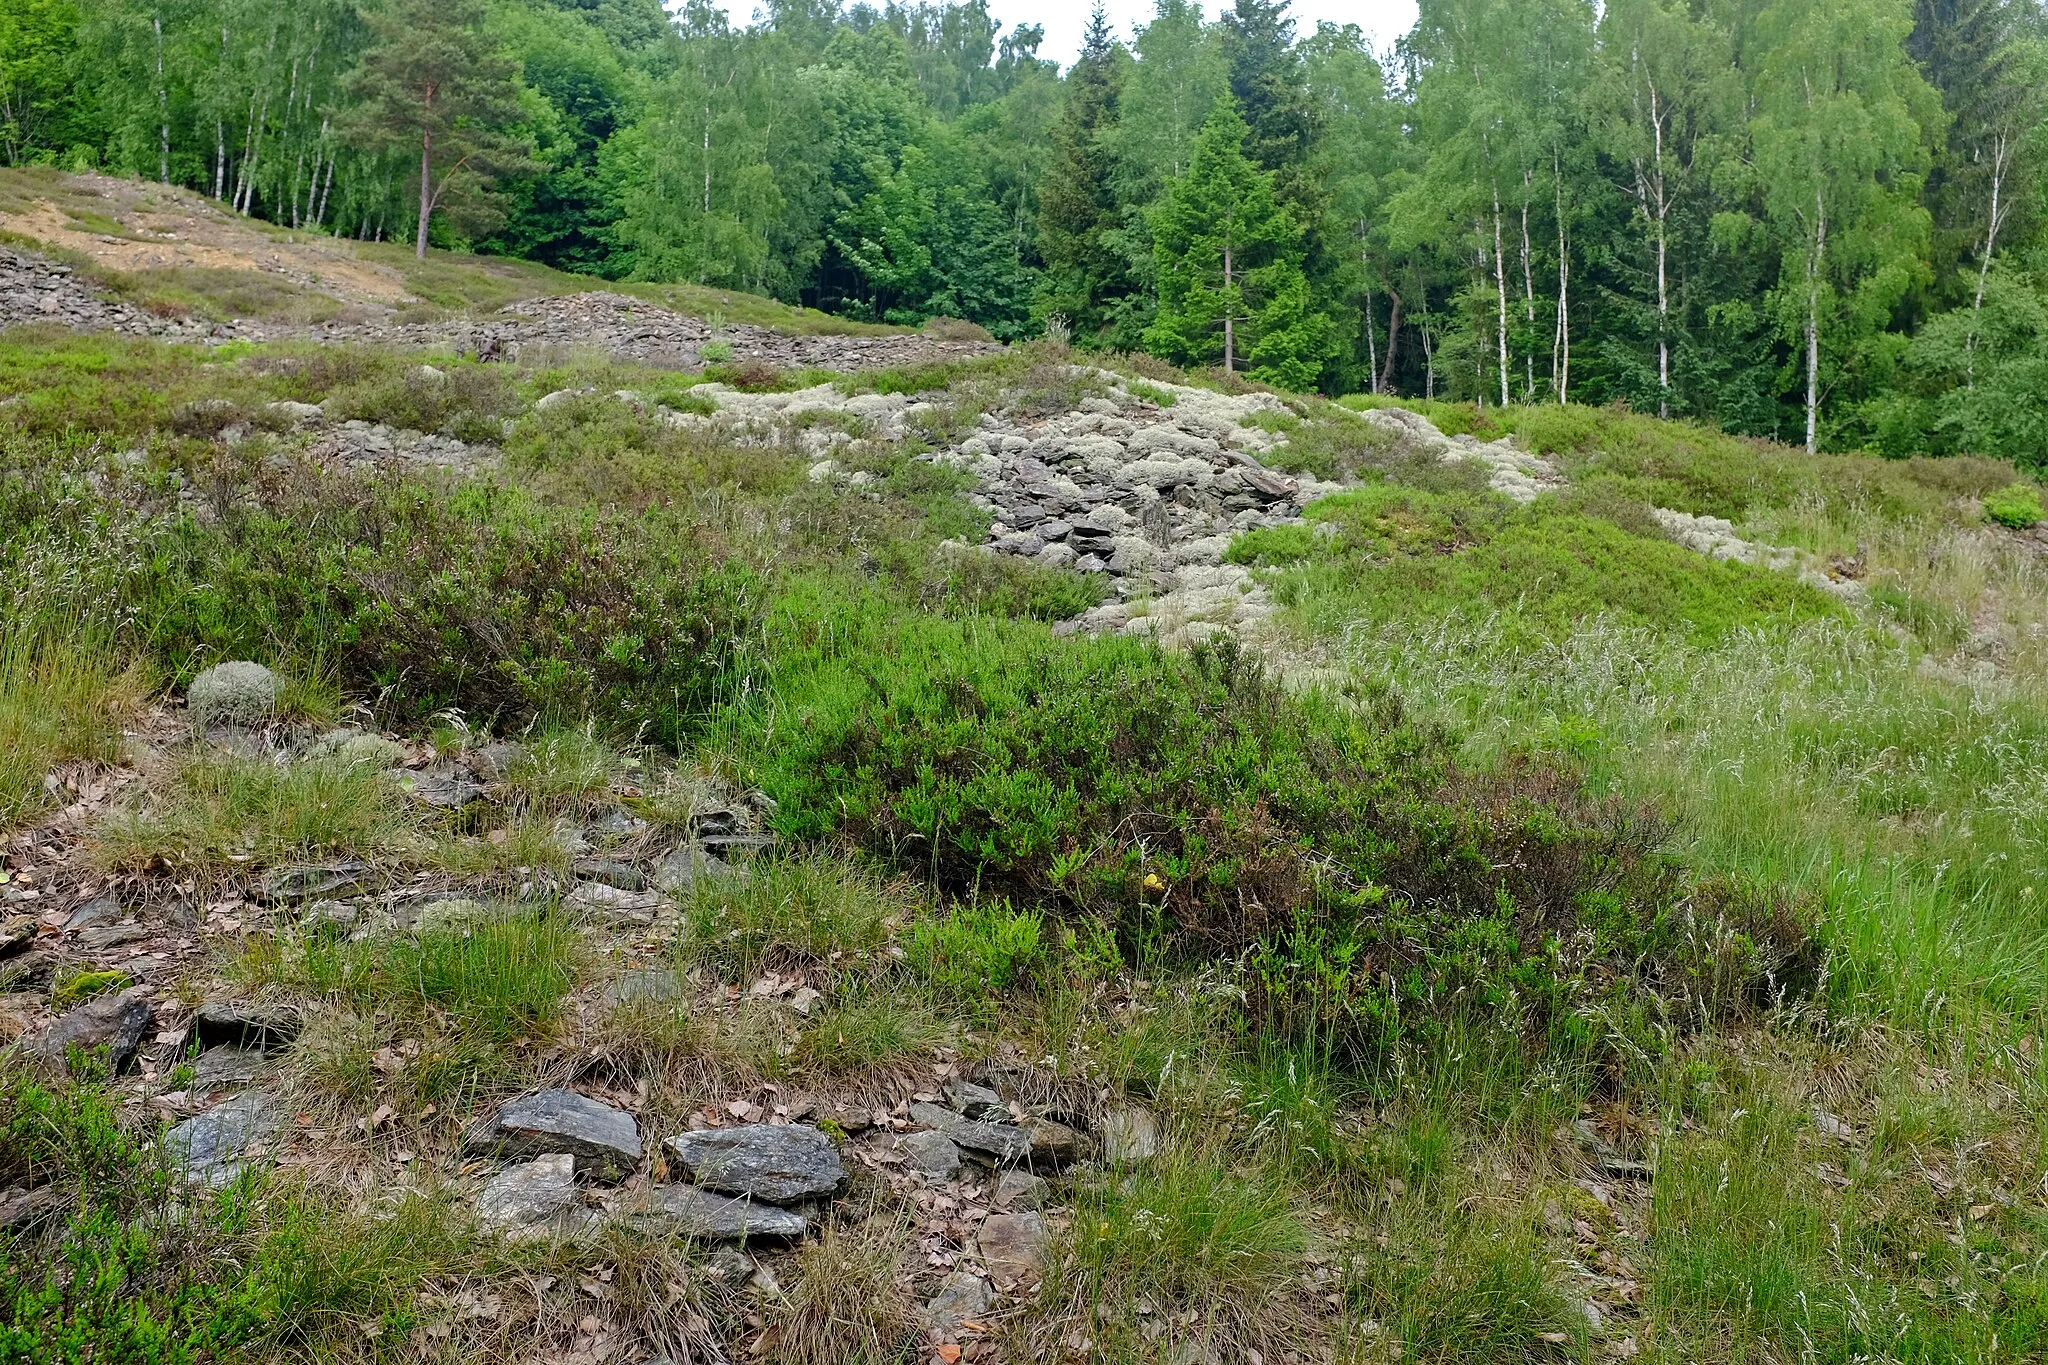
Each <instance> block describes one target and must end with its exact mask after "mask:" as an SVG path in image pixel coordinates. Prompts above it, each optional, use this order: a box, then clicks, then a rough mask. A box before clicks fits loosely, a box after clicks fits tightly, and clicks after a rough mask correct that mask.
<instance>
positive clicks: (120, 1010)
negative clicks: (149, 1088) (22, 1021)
mask: <svg viewBox="0 0 2048 1365" xmlns="http://www.w3.org/2000/svg"><path fill="white" fill-rule="evenodd" d="M155 1018H156V1007H155V1006H154V1005H152V1004H151V1003H150V1000H149V987H147V986H131V987H129V988H128V989H127V990H125V991H122V992H121V993H120V994H118V995H102V996H100V997H98V998H97V999H94V1000H88V1001H86V1002H85V1003H84V1004H83V1005H80V1006H79V1007H78V1008H77V1009H75V1010H72V1011H71V1012H70V1013H68V1014H65V1015H63V1016H62V1017H61V1018H59V1019H58V1020H57V1021H56V1022H55V1023H53V1024H51V1025H50V1026H49V1027H48V1028H46V1029H44V1030H43V1031H42V1033H40V1034H38V1035H37V1036H36V1038H35V1040H34V1041H33V1042H31V1043H30V1044H29V1045H28V1050H29V1051H30V1053H32V1054H33V1055H35V1056H38V1057H41V1058H42V1059H43V1060H45V1061H47V1062H51V1063H54V1064H58V1065H62V1064H63V1063H64V1062H65V1060H66V1058H67V1057H69V1055H70V1051H71V1049H72V1048H73V1047H74V1046H75V1047H79V1048H83V1049H84V1050H85V1051H86V1052H88V1053H93V1052H98V1051H100V1050H101V1049H105V1051H106V1057H107V1064H108V1066H110V1067H111V1068H112V1069H113V1070H114V1071H116V1072H118V1071H120V1069H121V1068H122V1067H124V1066H126V1065H127V1064H128V1059H129V1058H130V1057H132V1056H134V1055H135V1048H136V1045H137V1044H139V1043H140V1042H141V1041H142V1035H143V1034H144V1033H145V1032H146V1031H147V1030H148V1029H149V1025H150V1021H151V1020H153V1019H155Z"/></svg>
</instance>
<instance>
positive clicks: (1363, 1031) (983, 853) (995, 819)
mask: <svg viewBox="0 0 2048 1365" xmlns="http://www.w3.org/2000/svg"><path fill="white" fill-rule="evenodd" d="M812 606H813V608H814V609H819V610H820V611H821V614H820V615H819V616H815V617H805V616H799V615H796V614H794V613H792V614H791V615H790V616H789V617H787V618H784V619H779V620H777V622H776V623H775V625H774V627H773V629H772V634H773V636H774V637H775V638H777V639H778V641H780V642H781V648H780V653H779V657H778V658H777V659H776V660H775V662H774V664H773V665H772V668H771V674H772V678H773V681H772V684H771V692H772V695H773V696H774V698H775V702H774V705H773V707H772V709H770V708H766V707H761V708H755V709H750V710H748V711H745V712H739V713H735V714H733V715H732V716H730V717H729V718H728V719H727V721H726V722H725V723H724V724H723V725H722V727H721V729H722V730H723V733H724V736H725V741H726V742H727V743H728V744H729V745H731V746H732V747H733V748H734V749H736V750H737V757H738V758H739V759H740V760H741V761H742V762H743V763H744V764H746V765H747V766H748V767H749V768H750V769H751V773H752V776H753V779H754V780H755V781H757V782H759V783H760V785H762V786H763V787H764V788H765V789H766V790H767V791H768V792H769V794H770V795H771V796H773V797H774V798H775V799H776V800H777V802H778V803H779V807H778V813H777V815H776V824H777V826H778V828H779V830H780V832H781V833H782V834H783V835H784V836H785V837H787V838H791V839H798V840H812V839H837V840H842V841H845V842H847V843H850V844H853V845H857V846H860V847H862V848H865V849H866V850H868V851H869V852H870V853H871V854H872V855H874V856H877V857H880V858H883V859H885V860H888V861H892V862H894V863H895V864H896V865H898V866H900V867H902V868H903V869H904V870H905V871H909V872H914V873H917V874H919V875H922V876H924V877H926V878H928V879H930V880H931V881H932V882H934V883H935V884H936V885H937V886H938V887H939V889H940V890H941V891H943V892H944V893H946V894H948V895H951V896H954V897H957V898H960V899H963V900H967V899H973V898H975V897H977V896H979V897H980V898H982V900H983V901H984V902H987V901H988V900H990V899H991V898H994V897H1000V896H1007V897H1010V898H1011V899H1012V900H1014V901H1016V902H1017V903H1036V904H1042V905H1048V906H1051V907H1056V908H1058V909H1060V910H1063V911H1065V912H1067V913H1069V914H1071V915H1074V916H1075V917H1077V918H1083V919H1092V918H1100V919H1102V920H1105V921H1108V922H1110V923H1113V924H1115V925H1116V926H1117V927H1118V929H1119V931H1120V933H1121V934H1122V936H1123V937H1124V940H1125V942H1126V943H1127V944H1130V945H1133V946H1134V947H1142V946H1143V945H1145V944H1147V943H1148V942H1157V943H1160V944H1162V945H1163V946H1165V947H1166V948H1167V949H1168V950H1169V951H1173V952H1178V953H1181V954H1184V955H1190V956H1195V957H1202V958H1216V959H1220V960H1225V961H1231V962H1237V961H1240V960H1249V961H1250V963H1251V964H1252V967H1251V974H1250V976H1249V978H1248V980H1247V982H1246V985H1247V989H1248V991H1249V998H1250V1004H1251V1008H1252V1009H1254V1010H1255V1011H1257V1012H1259V1013H1261V1014H1262V1015H1265V1016H1267V1017H1269V1018H1270V1019H1271V1020H1272V1021H1273V1022H1275V1023H1277V1024H1279V1025H1280V1026H1282V1027H1292V1026H1303V1027H1306V1026H1308V1025H1310V1024H1311V1023H1313V1024H1315V1025H1316V1026H1317V1027H1319V1028H1324V1029H1327V1030H1328V1031H1329V1032H1331V1033H1332V1034H1334V1035H1337V1036H1339V1037H1341V1038H1342V1039H1343V1041H1344V1043H1345V1045H1346V1046H1348V1047H1352V1048H1354V1049H1360V1050H1365V1051H1372V1052H1376V1051H1377V1050H1378V1049H1379V1048H1380V1047H1381V1046H1382V1045H1384V1044H1385V1043H1387V1042H1388V1041H1390V1040H1392V1039H1394V1038H1398V1037H1400V1036H1402V1035H1403V1033H1404V1031H1406V1030H1407V1029H1408V1028H1409V1027H1410V1025H1411V1024H1412V1023H1413V1022H1414V1020H1415V1019H1422V1018H1426V1016H1427V1015H1428V1014H1429V1013H1430V1012H1431V1010H1432V1009H1434V1008H1437V1007H1439V1006H1443V1005H1448V1004H1450V1003H1451V1002H1466V1003H1469V1005H1470V1006H1471V1007H1473V1008H1476V1009H1480V1010H1482V1011H1484V1012H1486V1013H1488V1014H1498V1013H1500V1012H1502V1011H1511V1012H1512V1013H1514V1014H1515V1015H1516V1023H1517V1025H1518V1026H1525V1027H1526V1028H1527V1029H1528V1030H1529V1031H1530V1032H1532V1033H1534V1034H1537V1035H1541V1034H1544V1033H1545V1032H1550V1033H1552V1034H1554V1035H1555V1036H1556V1037H1557V1038H1558V1039H1559V1040H1561V1041H1566V1042H1568V1043H1570V1044H1571V1045H1572V1046H1574V1047H1584V1048H1586V1049H1589V1050H1598V1049H1600V1048H1601V1047H1603V1046H1604V1045H1605V1041H1606V1040H1605V1039H1603V1038H1602V1037H1601V1036H1598V1035H1599V1034H1600V1029H1599V1028H1598V1027H1595V1026H1593V1025H1589V1024H1587V1023H1586V1022H1585V1019H1584V1017H1582V1015H1590V1016H1593V1017H1597V1018H1605V1019H1610V1020H1615V1021H1619V1022H1618V1023H1617V1024H1616V1027H1618V1028H1620V1029H1622V1030H1623V1031H1625V1032H1628V1033H1629V1034H1631V1035H1638V1034H1646V1033H1648V1032H1649V1031H1650V1029H1649V1023H1650V1021H1652V1020H1653V1019H1657V1018H1662V1017H1664V1016H1665V1014H1666V1012H1667V1010H1669V1009H1670V1008H1672V1007H1673V1003H1674V1002H1679V1003H1680V1004H1682V1007H1683V1008H1684V1009H1687V1010H1694V1011H1697V1012H1704V1013H1707V1014H1714V1013H1721V1012H1727V1011H1739V1010H1742V1009H1744V1008H1746V1007H1747V1006H1748V1005H1749V1004H1750V1003H1751V1002H1753V1001H1755V1000H1757V999H1759V998H1761V997H1762V996H1763V995H1765V994H1766V993H1768V992H1769V991H1770V990H1772V989H1773V987H1772V985H1771V984H1770V982H1771V973H1772V972H1773V971H1775V970H1777V969H1779V968H1781V967H1783V966H1785V965H1786V964H1787V963H1789V962H1793V961H1794V960H1795V959H1797V960H1799V961H1800V962H1803V959H1801V958H1800V954H1801V953H1802V952H1803V951H1804V944H1805V929H1804V925H1803V923H1802V922H1801V921H1800V920H1799V919H1798V918H1797V917H1795V916H1794V915H1793V914H1792V913H1791V912H1790V911H1788V910H1786V909H1784V908H1783V907H1780V906H1777V905H1775V904H1772V903H1769V902H1767V901H1764V900H1760V899H1757V898H1752V897H1747V896H1744V895H1741V894H1738V893H1736V892H1734V891H1732V890H1730V891H1724V890H1720V889H1716V888H1702V887H1697V886H1694V885H1693V884H1692V883H1691V882H1690V881H1689V879H1688V878H1687V877H1686V876H1685V875H1684V872H1683V869H1682V868H1681V867H1680V866H1679V865H1678V864H1677V863H1675V862H1674V861H1672V860H1671V859H1669V858H1668V857H1666V856H1665V855H1664V854H1663V853H1662V852H1661V851H1660V848H1661V843H1662V827H1661V825H1660V824H1659V823H1658V822H1657V821H1655V820H1654V819H1652V818H1650V817H1649V816H1648V815H1647V814H1646V813H1644V812H1642V811H1638V810H1635V809H1631V808H1627V807H1623V806H1620V805H1618V804H1614V803H1605V802H1598V801H1594V800H1591V799H1590V798H1587V797H1586V796H1584V794H1583V793H1582V791H1581V788H1580V784H1579V781H1578V779H1577V778H1576V777H1575V776H1574V775H1573V774H1571V773H1569V772H1564V771H1560V770H1556V769H1553V768H1545V767H1540V766H1537V765H1533V764H1520V765H1512V766H1510V767H1508V768H1506V769H1504V770H1502V771H1500V772H1498V773H1496V774H1494V775H1492V776H1491V777H1485V776H1481V775H1477V774H1468V773H1464V772H1462V771H1460V769H1459V768H1458V766H1457V765H1456V764H1455V763H1454V762H1453V758H1452V754H1453V743H1452V738H1451V736H1449V735H1448V734H1447V733H1446V732H1444V731H1442V730H1440V729H1438V728H1436V727H1433V726H1430V725H1426V724H1420V723H1417V722H1416V721H1414V720H1413V719H1412V718H1410V717H1409V716H1408V714H1407V713H1406V710H1405V708H1404V707H1403V705H1402V703H1401V701H1400V699H1399V698H1398V697H1397V696H1394V695H1392V694H1391V693H1387V692H1383V691H1371V690H1366V689H1349V690H1347V691H1346V692H1344V693H1342V694H1335V695H1333V694H1326V693H1311V694H1308V695H1304V696H1291V695H1288V694H1287V693H1285V692H1284V691H1283V690H1282V689H1281V688H1280V687H1279V686H1278V685H1277V684H1276V683H1275V682H1274V681H1273V680H1272V679H1271V678H1269V677H1267V676H1266V675H1265V674H1264V673H1263V672H1262V671H1261V669H1260V667H1259V666H1258V665H1257V664H1256V663H1255V662H1254V661H1253V660H1252V659H1251V658H1250V657H1248V656H1245V655H1241V654H1239V653H1238V652H1236V651H1235V650H1234V649H1232V648H1224V649H1217V650H1197V651H1194V652H1192V653H1190V654H1188V655H1186V656H1170V655H1166V654H1163V653H1161V652H1159V651H1158V650H1156V649H1154V648H1151V647H1149V646H1146V645H1142V644H1138V643H1135V642H1129V641H1086V642H1079V641H1077V642H1073V643H1070V644H1062V645H1059V646H1057V647H1055V646H1054V644H1053V642H1052V641H1051V640H1050V639H1049V638H1047V637H1046V636H1045V635H1044V634H1043V633H1041V632H1040V631H1038V630H1035V629H1033V628H1031V627H1028V626H1022V625H1014V624H1006V623H1001V622H996V621H992V620H989V619H986V618H983V619H982V620H980V621H977V622H968V623H960V624H953V623H947V622H937V621H932V620H930V619H929V618H925V619H918V618H901V617H898V618H896V619H893V620H892V619H889V618H888V616H887V614H886V612H885V611H881V610H877V609H876V608H875V606H874V605H873V604H872V603H871V602H867V601H861V600H855V601H848V600H846V599H845V598H844V597H834V598H831V599H829V600H821V601H818V602H814V603H813V604H812ZM878 660H887V664H886V666H882V667H878V666H876V661H878ZM771 725H772V729H771V728H770V727H771ZM1411 1014H1412V1015H1413V1016H1414V1019H1411Z"/></svg>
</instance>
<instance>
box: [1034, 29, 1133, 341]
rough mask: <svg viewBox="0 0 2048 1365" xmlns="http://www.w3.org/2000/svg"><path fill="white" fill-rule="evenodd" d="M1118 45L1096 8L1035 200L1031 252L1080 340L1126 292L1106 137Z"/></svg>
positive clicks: (1114, 103)
mask: <svg viewBox="0 0 2048 1365" xmlns="http://www.w3.org/2000/svg"><path fill="white" fill-rule="evenodd" d="M1123 60H1124V56H1123V51H1122V49H1121V48H1120V47H1119V46H1118V45H1117V43H1116V41H1115V39H1113V38H1112V37H1111V36H1110V32H1109V20H1108V18H1107V17H1106V16H1105V15H1104V14H1103V12H1102V8H1101V7H1100V6H1099V5H1098V6H1097V7H1096V10H1095V13H1094V16H1093V17H1092V18H1091V19H1090V20H1089V23H1088V34H1087V39H1086V41H1085V42H1084V44H1083V45H1082V48H1081V56H1080V59H1079V60H1077V61H1076V62H1075V63H1074V68H1073V70H1072V71H1070V72H1069V73H1068V75H1067V111H1066V114H1065V116H1064V117H1063V118H1062V119H1061V120H1060V123H1059V126H1058V127H1057V128H1055V129H1054V131H1053V148H1054V151H1053V164H1052V168H1051V171H1050V173H1049V174H1048V175H1047V176H1046V177H1045V181H1044V187H1043V189H1042V190H1041V191H1040V193H1039V198H1038V251H1039V255H1040V256H1041V257H1043V258H1044V260H1045V266H1046V271H1047V274H1048V276H1049V277H1050V278H1049V279H1048V281H1047V290H1046V296H1047V301H1048V303H1049V305H1050V308H1051V310H1052V311H1055V312H1059V313H1064V314H1065V315H1066V316H1067V318H1068V320H1069V322H1070V324H1071V325H1072V327H1073V331H1074V335H1075V336H1076V337H1078V338H1080V339H1081V340H1082V341H1083V343H1084V344H1087V343H1090V342H1095V341H1099V340H1102V339H1103V337H1102V333H1103V331H1104V328H1105V326H1106V325H1107V322H1108V311H1107V308H1108V304H1109V303H1110V302H1111V301H1112V300H1114V299H1116V298H1119V297H1121V296H1123V295H1124V294H1127V293H1129V292H1130V289H1131V280H1130V272H1129V270H1128V268H1127V266H1126V262H1125V261H1124V259H1123V257H1122V255H1121V254H1120V253H1119V252H1118V251H1117V250H1116V245H1115V240H1116V239H1115V234H1116V232H1117V229H1118V228H1119V227H1120V226H1121V214H1120V210H1119V206H1118V204H1117V197H1116V188H1115V185H1116V179H1117V157H1116V154H1115V152H1113V151H1112V150H1111V146H1112V142H1111V138H1112V135H1113V134H1114V132H1115V130H1116V126H1117V121H1118V112H1119V109H1118V104H1119V100H1120V97H1121V95H1122V89H1123V65H1122V64H1123Z"/></svg>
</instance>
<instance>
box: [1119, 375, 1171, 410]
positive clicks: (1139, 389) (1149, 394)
mask: <svg viewBox="0 0 2048 1365" xmlns="http://www.w3.org/2000/svg"><path fill="white" fill-rule="evenodd" d="M1124 387H1125V388H1126V389H1129V390H1130V392H1131V394H1132V396H1133V397H1137V398H1142V399H1144V400H1145V401H1146V402H1148V403H1151V404H1152V405H1154V406H1155V407H1161V408H1170V407H1172V406H1173V405H1174V402H1175V401H1176V400H1177V399H1178V398H1179V397H1180V395H1179V394H1177V393H1175V392H1174V391H1173V390H1172V389H1162V388H1160V387H1159V386H1158V385H1157V384H1148V383H1146V382H1145V381H1144V380H1142V379H1127V380H1125V381H1124Z"/></svg>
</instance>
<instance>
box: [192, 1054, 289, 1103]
mask: <svg viewBox="0 0 2048 1365" xmlns="http://www.w3.org/2000/svg"><path fill="white" fill-rule="evenodd" d="M269 1065H270V1057H269V1054H267V1053H265V1052H264V1051H263V1050H262V1049H261V1048H253V1047H217V1048H212V1049H209V1050H208V1051H206V1052H202V1053H200V1054H199V1060H198V1061H196V1062H194V1063H192V1084H191V1085H189V1086H187V1087H186V1089H188V1090H190V1091H191V1092H192V1093H193V1094H195V1095H211V1094H213V1093H214V1092H215V1091H218V1090H236V1089H240V1088H241V1087H242V1086H245V1085H253V1084H254V1083H255V1081H256V1078H257V1077H259V1076H261V1075H262V1074H263V1073H264V1071H265V1070H266V1069H267V1068H268V1067H269Z"/></svg>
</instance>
